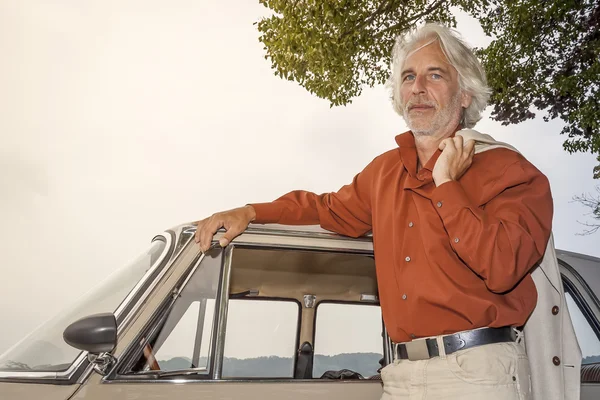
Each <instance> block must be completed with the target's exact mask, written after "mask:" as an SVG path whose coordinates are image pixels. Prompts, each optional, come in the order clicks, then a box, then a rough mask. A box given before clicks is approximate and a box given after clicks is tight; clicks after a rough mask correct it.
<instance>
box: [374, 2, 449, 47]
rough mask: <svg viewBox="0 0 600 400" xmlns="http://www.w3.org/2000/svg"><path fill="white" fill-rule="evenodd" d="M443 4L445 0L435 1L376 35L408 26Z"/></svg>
mask: <svg viewBox="0 0 600 400" xmlns="http://www.w3.org/2000/svg"><path fill="white" fill-rule="evenodd" d="M442 4H444V1H443V0H439V1H437V2H436V3H433V4H432V5H431V6H430V7H429V8H427V9H425V10H424V11H423V12H421V13H419V14H416V15H414V16H412V17H411V18H409V19H405V20H403V21H402V22H398V23H397V24H395V25H392V26H390V27H388V28H385V29H384V30H382V31H379V32H377V33H376V34H375V36H374V37H376V38H378V37H380V36H381V35H383V34H384V33H386V32H389V31H393V30H396V29H398V28H401V27H403V26H406V25H408V24H410V23H411V22H414V21H416V20H418V19H419V18H421V17H423V16H425V15H427V14H429V13H430V12H432V11H433V10H435V9H436V8H438V7H439V6H441V5H442Z"/></svg>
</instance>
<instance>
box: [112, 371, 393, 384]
mask: <svg viewBox="0 0 600 400" xmlns="http://www.w3.org/2000/svg"><path fill="white" fill-rule="evenodd" d="M186 371H187V370H186ZM182 375H184V374H182ZM185 375H186V376H190V378H188V379H186V378H175V379H128V378H130V377H131V376H132V375H127V378H124V379H118V380H117V379H114V380H107V381H103V382H102V383H104V384H108V385H114V384H138V385H139V384H140V383H143V384H152V385H156V384H168V385H172V384H187V385H224V384H231V383H281V384H295V383H296V384H297V383H318V384H323V385H326V384H328V385H361V384H362V385H364V384H377V385H381V381H380V380H375V379H360V380H359V379H356V380H340V379H319V378H313V379H293V378H256V379H249V378H232V379H218V380H217V379H206V378H205V377H201V376H200V375H198V374H185ZM133 376H135V375H133Z"/></svg>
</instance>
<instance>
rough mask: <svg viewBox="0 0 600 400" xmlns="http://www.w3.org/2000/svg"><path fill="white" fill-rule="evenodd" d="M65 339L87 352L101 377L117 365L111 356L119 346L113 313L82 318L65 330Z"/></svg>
mask: <svg viewBox="0 0 600 400" xmlns="http://www.w3.org/2000/svg"><path fill="white" fill-rule="evenodd" d="M63 339H64V340H65V342H67V343H68V344H69V345H70V346H73V347H75V348H76V349H79V350H83V351H87V352H88V360H89V361H90V363H91V364H93V365H94V370H95V371H96V372H98V373H99V374H100V375H106V374H107V373H108V371H109V370H110V368H111V367H112V366H113V365H114V364H115V363H116V361H117V360H116V358H115V357H114V356H113V355H112V354H110V352H111V351H113V350H114V349H115V347H116V346H117V320H116V318H115V316H114V314H112V313H104V314H95V315H90V316H87V317H84V318H81V319H79V320H77V321H75V322H73V323H72V324H71V325H69V326H68V327H67V329H65V331H64V332H63Z"/></svg>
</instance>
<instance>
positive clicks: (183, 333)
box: [155, 299, 215, 371]
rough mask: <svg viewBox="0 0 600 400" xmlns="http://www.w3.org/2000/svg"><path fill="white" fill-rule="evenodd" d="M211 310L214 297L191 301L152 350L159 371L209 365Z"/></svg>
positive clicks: (213, 311) (212, 314) (212, 313)
mask: <svg viewBox="0 0 600 400" xmlns="http://www.w3.org/2000/svg"><path fill="white" fill-rule="evenodd" d="M214 313H215V300H214V299H204V300H202V301H194V302H192V303H191V304H190V306H189V307H188V309H187V310H186V311H185V313H184V314H183V316H182V317H181V319H180V320H179V322H178V323H177V325H175V327H174V328H173V330H172V331H171V333H170V334H169V336H167V337H166V339H165V341H164V342H163V344H162V345H161V346H160V349H159V350H158V351H156V353H155V358H156V361H157V362H158V365H159V367H160V369H161V371H175V370H181V369H188V368H207V367H208V350H209V346H208V345H209V343H210V335H211V333H212V322H213V318H214ZM196 344H198V345H196Z"/></svg>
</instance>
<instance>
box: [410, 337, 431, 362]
mask: <svg viewBox="0 0 600 400" xmlns="http://www.w3.org/2000/svg"><path fill="white" fill-rule="evenodd" d="M404 345H405V346H406V355H407V356H408V359H409V360H410V361H417V360H428V359H430V358H431V355H430V354H429V349H428V348H427V341H426V340H425V339H419V340H413V341H412V342H408V343H405V344H404Z"/></svg>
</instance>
